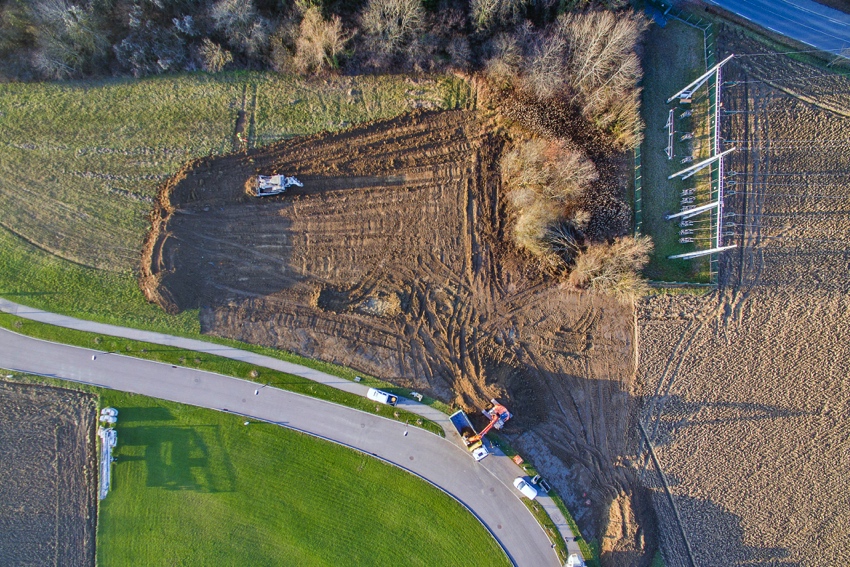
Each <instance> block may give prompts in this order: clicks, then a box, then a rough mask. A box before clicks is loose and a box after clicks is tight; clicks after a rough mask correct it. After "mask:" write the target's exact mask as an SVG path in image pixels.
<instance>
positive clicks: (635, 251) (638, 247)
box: [570, 236, 653, 301]
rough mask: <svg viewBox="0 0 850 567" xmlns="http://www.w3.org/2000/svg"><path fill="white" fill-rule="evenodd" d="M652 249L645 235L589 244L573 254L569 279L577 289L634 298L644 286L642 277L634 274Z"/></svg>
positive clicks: (642, 291)
mask: <svg viewBox="0 0 850 567" xmlns="http://www.w3.org/2000/svg"><path fill="white" fill-rule="evenodd" d="M652 249H653V244H652V239H650V238H649V237H648V236H638V237H631V236H625V237H622V238H617V239H615V240H614V242H613V243H611V244H601V243H600V244H597V243H593V244H590V245H589V246H588V247H587V248H586V249H585V250H584V251H583V252H582V253H581V254H579V255H578V256H577V257H576V259H575V266H574V267H573V270H572V272H570V283H571V284H572V285H574V286H575V287H577V288H579V289H592V290H595V291H601V292H604V293H609V294H612V295H614V296H616V297H617V298H619V299H620V300H622V301H634V300H635V299H636V298H637V297H640V296H641V295H643V294H644V293H645V292H646V290H647V284H646V281H645V280H644V279H642V278H641V277H640V276H639V275H638V274H639V272H640V271H641V270H642V269H643V268H644V266H646V263H647V262H649V254H650V252H652Z"/></svg>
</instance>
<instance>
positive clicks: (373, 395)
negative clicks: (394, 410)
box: [366, 388, 398, 406]
mask: <svg viewBox="0 0 850 567" xmlns="http://www.w3.org/2000/svg"><path fill="white" fill-rule="evenodd" d="M366 397H367V398H369V399H370V400H372V401H373V402H378V403H381V404H387V405H388V406H394V405H396V404H397V403H398V396H396V395H394V394H390V393H389V392H384V391H383V390H378V389H376V388H369V390H368V391H367V392H366Z"/></svg>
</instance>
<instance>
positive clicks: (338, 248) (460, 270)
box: [141, 111, 639, 536]
mask: <svg viewBox="0 0 850 567" xmlns="http://www.w3.org/2000/svg"><path fill="white" fill-rule="evenodd" d="M494 130H495V128H493V127H492V125H490V124H487V123H483V122H482V119H480V118H479V117H478V115H477V114H475V113H474V112H471V111H451V112H440V113H434V112H432V113H414V114H411V115H406V116H403V117H400V118H396V119H393V120H389V121H383V122H377V123H372V124H368V125H365V126H361V127H357V128H354V129H351V130H348V131H345V132H341V133H335V134H323V135H318V136H313V137H309V138H302V139H297V140H290V141H286V142H282V143H279V144H276V145H273V146H269V147H266V148H262V149H259V150H255V151H252V152H250V153H248V154H235V155H231V156H225V157H220V158H210V159H202V160H198V161H195V162H192V163H190V164H188V165H187V166H186V167H185V168H184V169H183V170H182V171H180V172H179V173H178V174H177V175H175V177H174V178H173V179H172V180H171V181H169V182H168V183H167V184H166V185H165V186H164V187H163V189H162V191H161V194H160V197H159V202H158V205H157V207H156V210H155V211H154V213H153V215H152V218H153V229H152V232H151V233H150V237H149V239H148V243H147V245H146V249H145V255H144V261H143V267H142V270H143V277H142V280H141V284H142V288H143V289H144V291H145V293H146V295H147V297H148V298H149V299H151V300H152V301H155V302H157V303H159V304H160V305H161V306H162V307H163V308H164V309H166V310H168V311H171V312H175V311H179V310H183V309H193V308H200V317H201V326H202V330H203V332H205V333H210V334H214V335H218V336H224V337H230V338H234V339H238V340H242V341H247V342H251V343H257V344H263V345H269V346H273V347H278V348H282V349H286V350H289V351H294V352H297V353H299V354H302V355H306V356H309V357H313V358H318V359H322V360H326V361H330V362H334V363H339V364H343V365H347V366H350V367H353V368H356V369H358V370H360V371H362V372H366V373H370V374H373V375H376V376H379V377H381V378H384V379H388V380H391V381H393V382H394V383H397V384H399V385H404V386H409V387H413V388H416V389H417V390H420V391H425V392H429V393H430V394H432V395H434V396H436V397H438V398H441V399H443V400H445V401H447V402H454V403H456V404H458V405H460V406H463V407H466V408H468V409H474V408H482V407H485V406H486V404H487V400H488V399H489V398H490V397H499V398H501V399H502V401H503V402H505V403H506V404H508V406H509V407H510V408H511V409H512V410H513V411H514V413H515V416H516V417H515V419H514V420H512V422H511V425H510V427H509V428H508V429H507V433H508V434H509V435H510V436H511V437H512V438H513V440H514V442H515V443H516V444H517V445H518V446H519V447H520V448H521V449H522V450H523V451H524V452H525V453H526V454H528V455H531V456H534V457H535V460H536V462H537V463H538V464H539V465H540V466H541V468H542V469H543V471H544V473H546V474H548V475H549V477H550V478H551V479H552V481H553V482H555V483H556V484H558V485H560V486H561V488H562V490H563V492H564V493H565V494H566V495H567V497H568V499H569V498H571V497H572V496H575V498H574V499H573V500H572V502H570V503H571V504H573V505H574V506H573V508H574V510H575V511H576V512H577V516H578V518H579V521H580V523H582V524H583V525H582V527H583V528H584V529H586V530H588V531H589V532H590V535H591V536H592V535H593V534H594V533H595V532H596V530H597V529H598V525H599V524H598V522H599V520H600V519H602V518H605V519H607V514H608V505H609V504H610V503H611V502H612V501H613V500H614V499H617V498H621V499H622V496H621V494H623V493H629V492H630V484H631V483H630V480H629V476H628V474H627V473H626V472H624V467H621V466H619V463H620V460H621V458H622V457H623V455H624V452H625V451H626V447H627V446H628V445H629V444H630V443H632V442H633V441H634V439H632V437H631V435H632V433H630V432H632V431H634V428H633V427H631V426H630V421H631V420H632V418H633V414H634V409H633V405H634V404H633V397H632V392H631V379H632V376H633V372H634V368H633V364H634V360H633V355H632V348H633V334H634V322H633V314H632V312H631V310H630V309H628V308H624V307H622V306H620V305H619V304H617V303H615V302H609V301H607V300H605V299H603V298H598V297H597V298H593V297H590V296H584V295H578V294H574V293H570V292H567V291H565V290H563V289H561V288H560V287H559V286H558V285H557V284H556V283H555V282H553V281H549V280H547V279H545V278H544V277H542V276H539V275H534V274H528V273H527V272H526V271H525V268H524V266H525V265H526V263H525V261H524V260H523V259H522V258H520V257H519V255H518V253H517V251H516V250H515V249H514V248H513V247H512V244H510V239H509V238H507V237H506V235H507V234H509V230H510V226H507V225H506V222H507V221H506V218H507V215H506V213H505V210H504V203H503V201H502V198H501V187H500V179H499V174H498V162H499V156H500V153H501V151H502V147H503V145H504V142H503V140H502V139H501V138H500V137H498V136H497V135H495V134H493V133H492V132H493V131H494ZM257 173H262V174H272V173H281V174H286V175H297V176H298V177H299V179H300V180H301V181H302V182H303V183H304V187H303V188H295V189H294V190H290V191H289V192H287V193H286V194H284V195H280V196H274V197H268V198H263V199H258V198H256V197H253V196H250V195H248V194H247V193H246V182H248V181H249V179H250V178H251V177H252V176H253V175H256V174H257ZM583 494H584V495H583ZM638 508H639V506H638ZM629 509H630V510H631V508H629ZM629 514H632V512H630V513H629ZM632 515H633V514H632ZM626 523H628V518H626ZM621 525H622V522H621Z"/></svg>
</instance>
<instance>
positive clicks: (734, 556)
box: [647, 468, 802, 567]
mask: <svg viewBox="0 0 850 567" xmlns="http://www.w3.org/2000/svg"><path fill="white" fill-rule="evenodd" d="M651 475H652V476H653V477H655V478H656V480H655V481H653V480H652V478H651V477H649V475H648V478H647V480H648V482H647V486H649V485H655V486H654V487H653V488H650V490H652V493H653V496H652V501H653V507H654V508H655V510H656V513H657V515H658V522H659V530H658V531H659V539H660V544H661V549H662V554H663V555H664V564H665V565H666V567H693V565H694V564H693V563H692V562H691V560H690V559H689V557H693V559H694V561H695V563H696V564H697V565H728V566H740V567H745V566H746V567H755V566H758V567H802V563H800V562H799V561H795V560H793V559H791V552H790V546H789V547H768V546H763V547H756V546H752V545H747V544H746V543H745V534H744V528H743V525H742V519H741V517H740V516H738V515H737V514H733V513H731V512H729V511H727V510H726V509H724V508H723V507H722V506H720V505H718V504H716V503H714V502H713V501H711V500H710V499H702V498H692V497H690V496H681V495H676V494H674V495H673V497H672V501H673V503H674V504H675V507H676V511H678V517H679V518H681V520H682V524H681V525H680V523H679V520H678V519H677V513H676V511H674V509H673V505H672V504H671V499H670V497H669V496H668V495H667V494H666V492H665V491H664V489H663V488H661V482H660V481H659V480H657V478H658V475H657V471H655V469H654V468H653V469H652V471H651ZM753 535H754V537H750V538H747V539H749V540H751V541H752V540H753V539H759V534H753ZM688 548H690V551H689V550H688Z"/></svg>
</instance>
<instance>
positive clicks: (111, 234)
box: [0, 72, 468, 287]
mask: <svg viewBox="0 0 850 567" xmlns="http://www.w3.org/2000/svg"><path fill="white" fill-rule="evenodd" d="M459 88H460V87H458V80H457V79H454V78H445V77H443V78H439V77H438V78H434V79H426V80H419V81H417V82H416V84H413V83H412V82H411V80H409V79H407V78H405V77H403V76H361V77H335V78H328V79H321V80H319V79H315V80H308V79H304V78H300V77H291V76H284V75H278V74H274V73H245V72H239V73H220V74H216V75H208V74H204V73H194V74H186V75H176V76H165V77H152V78H146V79H143V80H129V79H112V80H100V81H87V82H64V83H6V84H0V123H2V125H3V134H4V136H3V140H2V141H0V209H2V210H3V212H4V215H3V218H2V219H0V224H2V225H3V226H4V227H5V228H6V229H7V230H10V231H12V232H14V233H15V234H17V235H18V236H19V237H20V238H22V239H23V240H25V241H27V242H31V243H33V244H35V245H36V246H38V247H40V248H42V249H44V250H47V251H49V252H50V253H52V254H56V255H58V256H60V257H62V258H65V259H68V260H71V261H73V262H77V263H80V264H84V265H87V266H93V267H98V268H101V269H104V270H110V271H116V270H117V271H120V270H128V269H134V268H135V267H136V264H137V261H138V255H139V249H140V247H141V241H142V237H143V235H144V231H145V230H146V229H147V225H148V223H147V219H146V215H147V213H148V211H149V210H150V208H151V202H152V199H153V197H154V196H155V193H156V190H157V187H158V186H159V185H160V184H161V183H162V182H163V181H164V180H165V179H166V178H168V176H169V175H171V174H173V173H174V172H175V171H177V169H178V168H179V167H180V166H181V165H182V164H183V163H185V162H186V161H188V160H189V159H191V158H194V157H199V156H205V155H214V154H223V153H228V152H231V151H233V150H234V149H236V148H238V147H239V146H238V144H236V143H235V140H236V138H235V134H236V130H235V128H236V124H237V119H238V117H239V115H240V113H244V118H245V120H244V136H245V138H246V139H247V145H248V146H255V145H263V144H266V143H270V142H274V141H277V140H281V139H286V138H288V137H292V136H297V135H304V134H313V133H316V132H320V131H323V130H339V129H341V128H345V127H346V126H348V125H351V124H356V123H360V122H365V121H369V120H376V119H379V118H389V117H391V116H396V115H398V114H401V113H403V112H405V111H407V110H410V109H411V108H413V107H417V106H423V105H424V106H428V107H434V108H440V107H442V106H444V105H446V104H461V103H462V102H463V101H461V100H460V98H459V97H458V96H456V94H455V93H456V92H457V91H458V89H459ZM467 98H468V97H467ZM293 173H296V174H297V172H293ZM0 287H3V286H2V285H0Z"/></svg>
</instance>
